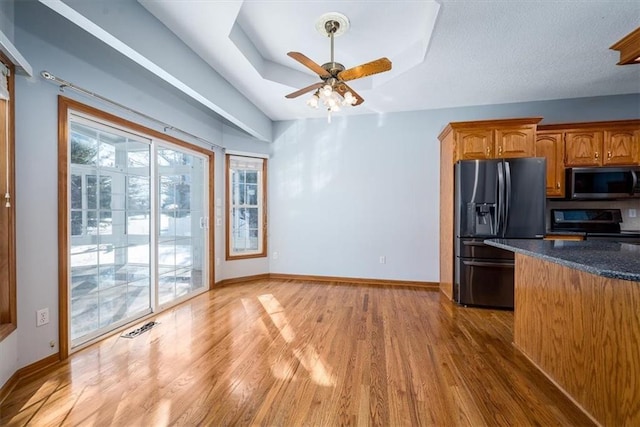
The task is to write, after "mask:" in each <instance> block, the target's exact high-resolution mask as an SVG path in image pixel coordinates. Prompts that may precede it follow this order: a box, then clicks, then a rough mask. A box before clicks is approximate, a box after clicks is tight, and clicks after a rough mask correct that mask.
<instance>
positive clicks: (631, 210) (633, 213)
mask: <svg viewBox="0 0 640 427" xmlns="http://www.w3.org/2000/svg"><path fill="white" fill-rule="evenodd" d="M636 215H637V212H636V210H635V209H629V218H635V217H636Z"/></svg>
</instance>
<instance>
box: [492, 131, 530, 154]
mask: <svg viewBox="0 0 640 427" xmlns="http://www.w3.org/2000/svg"><path fill="white" fill-rule="evenodd" d="M495 145H496V152H495V154H494V157H496V158H501V157H505V158H513V157H533V156H535V153H536V146H535V129H534V128H533V127H517V128H500V129H496V143H495Z"/></svg>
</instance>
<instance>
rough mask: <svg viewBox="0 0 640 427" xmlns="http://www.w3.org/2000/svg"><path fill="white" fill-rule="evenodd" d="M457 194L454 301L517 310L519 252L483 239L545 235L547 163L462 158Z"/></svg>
mask: <svg viewBox="0 0 640 427" xmlns="http://www.w3.org/2000/svg"><path fill="white" fill-rule="evenodd" d="M455 192H456V193H455V234H456V239H455V269H454V270H455V280H454V297H455V300H456V302H458V303H460V304H463V305H473V306H485V307H498V308H511V309H512V308H513V293H514V254H513V252H510V251H505V250H502V249H499V248H496V247H493V246H488V245H486V244H485V243H484V240H485V239H491V238H513V239H540V238H542V237H544V233H545V203H546V160H545V159H544V158H539V157H530V158H517V159H495V160H461V161H459V162H457V163H456V165H455Z"/></svg>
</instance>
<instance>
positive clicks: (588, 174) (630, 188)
mask: <svg viewBox="0 0 640 427" xmlns="http://www.w3.org/2000/svg"><path fill="white" fill-rule="evenodd" d="M639 178H640V167H633V166H632V167H615V168H613V167H612V168H610V167H601V168H572V169H567V192H566V197H567V198H569V199H573V200H606V199H628V198H640V182H638V179H639Z"/></svg>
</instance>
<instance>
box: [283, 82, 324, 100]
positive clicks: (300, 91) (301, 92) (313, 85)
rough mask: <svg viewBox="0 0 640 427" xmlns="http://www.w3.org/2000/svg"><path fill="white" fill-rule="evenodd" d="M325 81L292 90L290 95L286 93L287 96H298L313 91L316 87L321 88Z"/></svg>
mask: <svg viewBox="0 0 640 427" xmlns="http://www.w3.org/2000/svg"><path fill="white" fill-rule="evenodd" d="M323 84H324V83H322V82H321V83H314V84H312V85H311V86H307V87H303V88H302V89H300V90H297V91H295V92H291V93H290V94H289V95H286V96H285V98H296V97H298V96H300V95H304V94H305V93H307V92H311V91H312V90H314V89H320V88H321V87H322V85H323Z"/></svg>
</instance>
